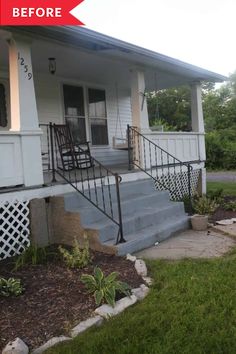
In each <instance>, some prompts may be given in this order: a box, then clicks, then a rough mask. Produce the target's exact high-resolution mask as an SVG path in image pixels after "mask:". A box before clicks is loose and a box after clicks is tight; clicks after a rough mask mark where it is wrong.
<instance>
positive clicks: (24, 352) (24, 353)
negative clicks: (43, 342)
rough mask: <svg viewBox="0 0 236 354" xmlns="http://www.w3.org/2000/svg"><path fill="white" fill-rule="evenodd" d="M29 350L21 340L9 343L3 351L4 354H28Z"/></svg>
mask: <svg viewBox="0 0 236 354" xmlns="http://www.w3.org/2000/svg"><path fill="white" fill-rule="evenodd" d="M28 353H29V348H28V347H27V345H26V344H25V343H24V342H23V340H21V339H20V338H16V339H15V340H14V341H13V342H9V343H8V344H7V345H6V346H5V348H4V349H3V351H2V354H28Z"/></svg>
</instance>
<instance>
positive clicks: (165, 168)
mask: <svg viewBox="0 0 236 354" xmlns="http://www.w3.org/2000/svg"><path fill="white" fill-rule="evenodd" d="M127 132H128V134H127V135H128V147H129V149H128V153H129V170H131V169H133V168H134V166H136V167H137V168H139V169H140V170H141V171H143V172H145V173H146V174H147V175H148V176H150V177H151V178H152V179H153V180H154V181H155V182H157V183H158V184H160V185H161V186H162V187H163V188H165V189H167V190H169V191H170V192H173V191H172V187H171V185H166V183H163V182H162V180H161V178H160V177H162V176H167V177H170V175H173V174H174V175H176V174H177V172H176V168H177V167H179V172H178V173H180V175H182V174H183V167H185V168H186V170H187V175H188V197H189V200H190V204H191V171H192V170H193V167H192V166H191V164H190V163H188V162H183V161H181V160H179V159H178V158H177V157H175V156H174V155H172V154H170V153H169V152H168V151H166V150H164V149H163V148H161V147H160V146H158V145H157V144H155V143H154V142H153V141H151V140H150V139H148V138H147V137H146V136H144V135H143V134H141V133H140V132H139V131H138V130H137V127H132V126H130V125H128V126H127ZM167 180H168V181H169V180H170V178H167ZM181 183H182V180H181ZM175 188H176V186H175ZM183 197H184V196H183Z"/></svg>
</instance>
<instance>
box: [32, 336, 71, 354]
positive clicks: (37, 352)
mask: <svg viewBox="0 0 236 354" xmlns="http://www.w3.org/2000/svg"><path fill="white" fill-rule="evenodd" d="M68 340H71V338H70V337H65V336H60V337H53V338H51V339H49V341H47V342H46V343H45V344H43V345H41V347H39V348H37V349H35V350H33V352H32V354H41V353H43V352H44V351H45V350H47V349H48V348H50V347H52V346H54V345H56V344H58V343H61V342H65V341H68Z"/></svg>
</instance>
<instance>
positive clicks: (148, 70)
mask: <svg viewBox="0 0 236 354" xmlns="http://www.w3.org/2000/svg"><path fill="white" fill-rule="evenodd" d="M8 29H9V30H11V31H14V32H18V33H19V32H20V33H24V34H27V35H30V36H32V37H33V38H34V42H33V47H32V56H33V65H34V70H35V71H36V72H45V73H48V60H47V59H48V57H55V58H56V60H57V75H59V76H61V77H64V78H73V79H77V80H81V81H91V82H96V83H98V84H114V82H116V81H117V82H119V84H120V85H122V86H127V87H129V85H130V80H129V77H130V69H131V68H134V67H139V68H142V69H143V70H144V71H145V79H146V88H147V90H153V89H162V88H168V87H173V86H179V85H182V84H189V83H191V82H193V81H203V80H204V81H210V82H221V81H224V80H226V77H224V76H222V75H219V74H216V73H213V72H210V71H207V70H204V69H201V68H198V67H196V66H193V65H190V64H187V63H184V62H181V61H179V60H176V59H173V58H170V57H167V56H164V55H162V54H159V53H155V52H152V51H150V50H146V49H144V48H141V47H137V46H134V45H132V44H129V43H126V42H123V41H120V40H117V39H114V38H111V37H108V36H105V35H102V34H99V33H97V32H94V31H91V30H88V29H85V28H82V27H69V26H64V27H47V26H45V27H40V26H38V27H36V26H34V27H20V26H19V27H9V28H8ZM3 45H5V44H3V42H2V41H0V53H1V55H0V63H1V65H2V67H4V66H7V61H8V60H7V55H6V54H4V53H5V52H6V49H5V48H3ZM2 53H3V54H2Z"/></svg>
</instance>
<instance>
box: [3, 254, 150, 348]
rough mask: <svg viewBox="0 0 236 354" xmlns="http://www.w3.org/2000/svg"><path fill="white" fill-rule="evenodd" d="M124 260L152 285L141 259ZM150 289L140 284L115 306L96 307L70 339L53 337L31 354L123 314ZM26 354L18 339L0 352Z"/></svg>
mask: <svg viewBox="0 0 236 354" xmlns="http://www.w3.org/2000/svg"><path fill="white" fill-rule="evenodd" d="M126 259H127V260H129V261H131V262H134V267H135V269H136V272H137V273H138V275H140V276H141V277H142V278H143V281H144V282H145V283H146V284H147V285H148V286H150V285H151V284H152V279H151V278H150V277H148V276H147V267H146V264H145V262H144V261H143V260H142V259H137V258H136V257H135V256H132V255H130V254H127V256H126ZM149 291H150V289H149V287H147V286H146V285H145V284H141V285H140V287H139V288H136V289H132V290H131V292H132V295H131V296H126V297H124V298H122V299H120V300H118V301H116V303H115V306H114V307H112V306H110V305H107V304H104V305H102V306H100V307H98V308H97V309H96V310H95V311H94V313H95V316H94V317H91V318H88V319H87V320H85V321H82V322H80V323H79V324H78V325H77V326H75V327H74V328H72V330H71V331H70V337H65V336H60V337H53V338H51V339H49V340H48V341H47V342H46V343H44V344H43V345H41V346H40V347H39V348H37V349H34V350H33V351H32V354H41V353H43V352H44V351H45V350H47V349H49V348H50V347H52V346H54V345H55V344H58V343H60V342H64V341H69V340H71V339H72V338H74V337H76V336H78V335H79V334H81V333H83V332H84V331H86V330H87V329H89V328H90V327H93V326H100V325H101V324H102V323H103V321H104V320H108V319H109V318H110V317H113V316H116V315H118V314H119V313H121V312H123V311H124V310H125V309H126V308H128V307H129V306H132V305H133V304H135V303H136V302H137V301H141V300H143V299H144V298H145V297H146V296H147V295H148V293H149ZM18 353H21V354H28V353H29V348H28V347H27V345H26V344H25V343H24V342H23V341H22V340H21V339H20V338H16V339H15V340H14V341H12V342H9V343H8V344H7V345H6V346H5V348H4V349H3V351H2V354H18Z"/></svg>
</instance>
